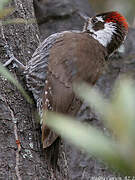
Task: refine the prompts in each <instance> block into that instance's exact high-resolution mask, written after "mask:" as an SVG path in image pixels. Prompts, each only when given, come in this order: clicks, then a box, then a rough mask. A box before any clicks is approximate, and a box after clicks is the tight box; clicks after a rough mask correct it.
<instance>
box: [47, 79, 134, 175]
mask: <svg viewBox="0 0 135 180" xmlns="http://www.w3.org/2000/svg"><path fill="white" fill-rule="evenodd" d="M75 87H76V88H75V90H76V92H77V94H78V95H79V96H80V97H81V98H82V99H84V100H85V101H86V102H87V103H88V104H89V105H90V106H91V107H93V108H94V109H95V110H96V112H98V113H99V114H100V115H101V117H102V119H103V120H104V124H105V125H106V126H107V127H108V128H109V129H110V132H111V134H112V137H106V136H105V135H103V133H102V132H101V131H100V130H97V129H96V128H94V127H91V126H89V127H86V126H84V125H83V124H81V123H79V122H77V121H76V120H73V119H71V118H70V117H66V116H63V115H59V114H56V113H47V119H48V120H46V121H47V125H48V126H50V127H51V128H53V129H54V130H55V131H56V132H57V133H58V134H60V135H61V136H62V137H64V138H67V139H68V140H70V141H71V142H72V143H73V144H75V145H76V146H77V147H80V148H83V149H84V150H85V151H86V152H87V153H89V154H93V155H94V156H96V157H97V158H100V159H102V160H104V161H105V162H107V163H108V165H110V166H111V167H114V168H116V169H117V170H119V171H120V172H122V173H123V174H124V175H135V110H134V109H135V84H134V82H133V80H131V79H129V78H121V79H120V80H119V81H117V82H116V84H115V86H114V89H113V93H112V95H111V97H110V100H107V99H105V98H104V97H103V95H102V94H101V93H100V92H99V91H98V90H97V89H95V88H92V87H90V86H88V85H87V84H85V83H82V84H81V85H77V86H75ZM87 126H88V125H87Z"/></svg>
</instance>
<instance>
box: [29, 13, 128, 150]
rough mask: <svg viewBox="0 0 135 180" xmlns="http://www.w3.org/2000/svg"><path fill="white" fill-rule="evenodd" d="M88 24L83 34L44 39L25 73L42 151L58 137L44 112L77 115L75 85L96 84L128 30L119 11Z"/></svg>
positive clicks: (74, 33)
mask: <svg viewBox="0 0 135 180" xmlns="http://www.w3.org/2000/svg"><path fill="white" fill-rule="evenodd" d="M85 21H86V23H85V26H84V29H83V31H65V32H61V33H56V34H53V35H51V36H49V37H48V38H47V39H45V40H44V41H43V42H42V43H41V44H40V46H39V47H38V48H37V49H36V51H35V53H34V54H33V56H32V58H31V60H30V61H29V62H28V65H27V67H26V70H25V73H26V79H27V85H28V87H29V89H30V90H31V91H32V92H33V95H34V98H35V101H36V103H37V108H38V111H39V114H40V117H41V125H42V143H43V148H47V147H49V146H50V145H51V144H53V142H54V141H55V140H56V138H57V137H58V136H57V135H56V134H55V133H54V132H53V131H52V130H50V129H49V128H48V127H47V125H46V123H45V121H44V122H43V121H42V118H43V111H44V112H45V113H46V112H47V111H48V110H51V111H56V112H60V113H64V114H68V115H72V116H75V115H76V113H77V112H78V110H79V108H80V106H81V104H82V102H81V101H80V100H79V99H78V98H77V97H76V96H75V94H74V92H73V88H72V85H73V82H74V81H80V80H83V81H86V82H88V83H90V84H91V85H93V84H95V82H96V80H97V79H98V77H99V76H100V74H101V73H102V71H103V69H104V66H105V61H106V59H107V57H108V56H109V55H110V54H111V53H112V52H113V51H115V50H116V49H117V48H118V47H119V46H120V45H121V44H122V43H123V41H124V39H125V37H126V34H127V31H128V25H127V22H126V20H125V18H124V17H123V16H122V15H121V14H119V13H118V12H107V13H102V14H98V15H96V16H94V17H92V18H89V17H85ZM46 118H47V116H46Z"/></svg>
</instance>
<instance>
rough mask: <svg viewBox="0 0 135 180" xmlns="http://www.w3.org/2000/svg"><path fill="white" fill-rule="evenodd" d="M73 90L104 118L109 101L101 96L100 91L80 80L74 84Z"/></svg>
mask: <svg viewBox="0 0 135 180" xmlns="http://www.w3.org/2000/svg"><path fill="white" fill-rule="evenodd" d="M74 90H75V92H76V93H77V95H78V96H80V97H81V98H82V99H83V100H84V101H85V102H87V103H88V105H89V106H91V107H93V108H94V109H95V110H96V111H97V112H98V113H100V115H101V116H102V118H103V119H104V118H105V117H104V116H105V114H106V112H107V111H108V109H109V108H110V103H109V101H108V100H107V99H105V98H104V97H103V95H102V94H101V92H99V91H98V90H97V89H96V88H94V87H92V86H89V85H87V84H86V83H83V82H81V84H74Z"/></svg>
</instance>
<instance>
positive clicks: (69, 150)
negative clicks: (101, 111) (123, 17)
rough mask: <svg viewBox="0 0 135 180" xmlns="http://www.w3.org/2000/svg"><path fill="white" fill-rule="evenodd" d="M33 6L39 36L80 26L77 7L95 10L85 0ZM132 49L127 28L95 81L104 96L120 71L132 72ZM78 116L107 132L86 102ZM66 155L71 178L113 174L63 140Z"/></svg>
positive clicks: (134, 34)
mask: <svg viewBox="0 0 135 180" xmlns="http://www.w3.org/2000/svg"><path fill="white" fill-rule="evenodd" d="M38 2H39V3H38ZM34 7H35V13H36V17H37V19H38V24H39V30H40V33H41V39H42V40H43V39H44V38H46V37H47V36H48V35H50V34H52V33H55V32H60V31H63V30H69V29H77V30H81V29H82V26H83V21H82V19H80V17H79V16H78V15H77V13H76V12H77V10H79V11H81V12H84V13H86V14H87V15H89V16H92V15H93V14H94V12H93V10H92V9H91V7H90V5H89V2H88V1H87V0H83V1H82V0H77V1H75V0H63V1H61V0H54V1H52V0H48V1H45V0H39V1H38V0H35V6H34ZM134 52H135V30H134V29H131V28H130V29H129V34H128V37H127V40H126V42H125V50H124V51H123V53H116V54H115V55H114V56H113V57H111V58H110V63H109V65H108V67H107V68H106V71H105V72H104V73H103V75H102V77H101V78H100V79H99V80H98V82H97V84H96V86H97V87H98V88H99V89H100V90H101V91H102V92H103V93H104V95H105V96H107V97H108V96H109V94H110V92H111V90H112V86H113V84H114V82H115V80H116V78H118V77H119V75H120V74H121V73H131V74H133V75H135V73H134V69H135V63H134V62H135V53H134ZM78 118H79V119H80V120H81V121H83V122H86V123H90V124H92V125H94V126H96V127H98V128H100V129H102V130H103V131H105V132H106V129H105V128H104V125H103V124H102V122H101V120H100V119H99V117H98V116H96V115H95V114H94V113H93V112H91V110H90V108H89V107H87V105H85V104H84V105H83V106H82V108H81V110H80V112H79V113H78ZM66 155H67V160H68V168H69V179H70V180H79V179H81V180H90V179H92V180H95V179H96V177H99V176H100V177H110V176H116V175H115V173H114V172H111V171H110V170H109V169H108V167H107V166H106V165H104V164H103V163H102V162H100V161H99V160H97V159H95V158H94V157H88V156H87V155H85V154H84V153H83V152H81V151H79V150H77V149H76V148H75V147H73V146H72V145H69V143H66Z"/></svg>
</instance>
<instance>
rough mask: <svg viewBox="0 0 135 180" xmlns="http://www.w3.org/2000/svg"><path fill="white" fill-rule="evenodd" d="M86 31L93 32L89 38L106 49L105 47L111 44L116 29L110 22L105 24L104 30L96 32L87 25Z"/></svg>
mask: <svg viewBox="0 0 135 180" xmlns="http://www.w3.org/2000/svg"><path fill="white" fill-rule="evenodd" d="M88 30H89V31H90V32H93V34H92V35H91V36H92V37H93V38H94V39H96V40H97V41H99V43H100V44H102V45H103V46H104V47H107V45H108V44H109V43H110V42H111V40H112V36H113V34H114V33H115V34H116V27H115V24H114V23H112V22H110V23H105V25H104V29H101V30H98V31H95V30H94V29H93V28H92V26H91V25H89V26H88Z"/></svg>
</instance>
